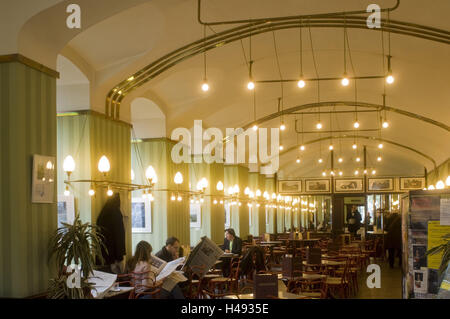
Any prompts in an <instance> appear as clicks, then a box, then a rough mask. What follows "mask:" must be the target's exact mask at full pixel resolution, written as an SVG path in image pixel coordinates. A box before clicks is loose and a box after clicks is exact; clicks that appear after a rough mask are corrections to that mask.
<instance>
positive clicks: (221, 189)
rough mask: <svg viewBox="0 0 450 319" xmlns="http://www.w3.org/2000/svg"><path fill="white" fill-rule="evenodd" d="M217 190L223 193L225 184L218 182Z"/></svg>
mask: <svg viewBox="0 0 450 319" xmlns="http://www.w3.org/2000/svg"><path fill="white" fill-rule="evenodd" d="M216 189H217V190H218V191H223V183H222V181H218V182H217V186H216Z"/></svg>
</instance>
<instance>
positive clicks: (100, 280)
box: [88, 270, 117, 299]
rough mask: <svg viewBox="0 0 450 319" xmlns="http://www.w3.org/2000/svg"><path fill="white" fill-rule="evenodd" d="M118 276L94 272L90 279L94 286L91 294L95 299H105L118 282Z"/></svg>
mask: <svg viewBox="0 0 450 319" xmlns="http://www.w3.org/2000/svg"><path fill="white" fill-rule="evenodd" d="M116 279H117V275H115V274H109V273H106V272H102V271H97V270H94V271H93V273H92V274H91V276H90V277H89V279H88V282H89V283H91V284H93V287H92V289H91V294H92V296H93V297H94V298H95V299H103V298H104V297H105V295H106V293H107V292H108V291H109V290H110V289H111V288H112V286H113V285H114V283H115V282H116Z"/></svg>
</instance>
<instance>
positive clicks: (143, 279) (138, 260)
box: [130, 240, 185, 299]
mask: <svg viewBox="0 0 450 319" xmlns="http://www.w3.org/2000/svg"><path fill="white" fill-rule="evenodd" d="M151 259H152V245H150V244H149V243H148V242H146V241H144V240H142V241H140V242H139V243H138V244H137V245H136V250H135V253H134V256H133V258H132V259H131V261H130V269H131V270H132V271H133V272H135V273H139V275H136V277H135V285H136V286H138V287H139V288H136V293H139V292H144V291H145V290H146V289H151V288H150V287H152V286H153V285H155V286H157V285H160V284H161V283H162V282H163V281H164V280H165V279H167V278H168V277H166V278H164V279H163V280H162V281H156V278H155V275H154V274H153V273H152V272H151V269H152V268H151ZM142 286H144V287H142ZM145 287H149V288H145ZM148 298H151V297H150V296H149V295H144V297H142V299H148ZM160 298H161V299H185V298H184V295H183V292H182V291H181V288H180V287H179V286H178V285H175V286H174V287H173V289H172V291H167V290H165V289H164V288H161V292H160Z"/></svg>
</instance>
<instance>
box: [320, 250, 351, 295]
mask: <svg viewBox="0 0 450 319" xmlns="http://www.w3.org/2000/svg"><path fill="white" fill-rule="evenodd" d="M349 265H350V260H349V259H348V258H347V260H346V262H345V265H344V268H343V269H342V270H335V271H334V276H333V275H331V276H327V278H326V281H325V285H326V287H327V288H326V289H327V297H328V296H329V293H330V290H331V291H333V292H334V291H336V290H338V291H339V294H340V297H341V298H347V297H348V295H349V292H348V290H349V283H350V281H349V276H348V268H349Z"/></svg>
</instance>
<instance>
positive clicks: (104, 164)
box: [98, 155, 111, 176]
mask: <svg viewBox="0 0 450 319" xmlns="http://www.w3.org/2000/svg"><path fill="white" fill-rule="evenodd" d="M110 169H111V164H110V163H109V160H108V158H107V157H106V156H105V155H103V156H102V157H101V158H100V161H98V170H99V172H100V173H103V175H104V176H106V174H108V172H109V171H110Z"/></svg>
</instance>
